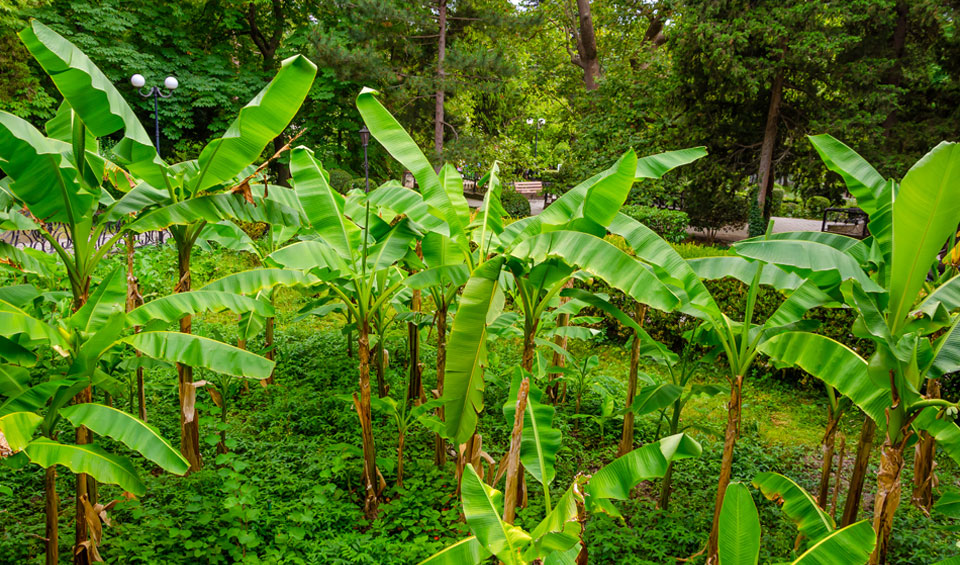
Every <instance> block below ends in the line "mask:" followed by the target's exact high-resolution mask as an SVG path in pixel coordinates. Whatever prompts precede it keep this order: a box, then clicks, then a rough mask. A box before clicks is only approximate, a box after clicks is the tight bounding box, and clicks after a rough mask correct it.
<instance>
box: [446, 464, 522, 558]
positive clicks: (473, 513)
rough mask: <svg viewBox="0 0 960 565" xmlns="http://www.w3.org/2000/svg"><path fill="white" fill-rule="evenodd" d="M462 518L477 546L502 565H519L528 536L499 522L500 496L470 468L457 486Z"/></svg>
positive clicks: (518, 529)
mask: <svg viewBox="0 0 960 565" xmlns="http://www.w3.org/2000/svg"><path fill="white" fill-rule="evenodd" d="M461 492H462V493H463V515H464V517H465V518H466V519H467V525H468V526H470V531H472V532H473V534H474V535H475V536H476V537H477V540H478V541H479V542H480V544H481V545H482V546H483V547H484V548H486V549H487V551H489V552H490V553H492V554H494V555H496V556H497V557H498V558H499V559H500V561H501V562H503V563H505V564H506V565H522V564H523V560H522V559H521V558H520V554H521V551H522V549H523V547H524V546H525V545H526V544H527V543H529V542H530V535H529V534H527V533H526V532H524V531H523V530H521V529H520V528H518V527H516V526H514V525H512V524H508V523H506V522H504V521H503V520H501V519H500V511H501V509H502V507H503V495H502V494H501V493H500V491H498V490H496V489H494V488H493V487H491V486H489V485H487V484H486V483H484V482H483V481H482V480H481V479H480V477H479V476H478V475H477V472H476V470H474V468H473V465H470V464H469V463H468V464H467V466H466V467H465V468H464V471H463V479H462V483H461Z"/></svg>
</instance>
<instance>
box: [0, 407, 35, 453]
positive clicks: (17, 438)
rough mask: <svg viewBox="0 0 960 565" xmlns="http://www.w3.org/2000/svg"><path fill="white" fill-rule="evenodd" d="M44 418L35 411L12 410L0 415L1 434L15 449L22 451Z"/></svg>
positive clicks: (11, 447)
mask: <svg viewBox="0 0 960 565" xmlns="http://www.w3.org/2000/svg"><path fill="white" fill-rule="evenodd" d="M41 422H43V418H42V417H41V416H39V415H37V414H34V413H33V412H12V413H10V414H4V415H3V416H0V434H3V436H4V438H5V439H6V440H7V445H9V446H10V449H12V450H13V451H20V450H22V449H23V448H24V447H26V446H27V444H29V443H30V440H32V439H33V432H34V431H36V429H37V427H38V426H39V425H40V423H41Z"/></svg>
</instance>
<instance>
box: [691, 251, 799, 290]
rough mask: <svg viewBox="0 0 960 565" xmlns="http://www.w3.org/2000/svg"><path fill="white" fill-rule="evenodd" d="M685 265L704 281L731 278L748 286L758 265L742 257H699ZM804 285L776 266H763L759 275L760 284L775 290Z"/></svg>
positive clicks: (795, 276) (791, 288) (792, 288)
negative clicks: (688, 265)
mask: <svg viewBox="0 0 960 565" xmlns="http://www.w3.org/2000/svg"><path fill="white" fill-rule="evenodd" d="M687 263H689V264H690V267H691V268H693V271H694V272H695V273H697V276H698V277H700V278H701V279H704V280H716V279H722V278H725V277H733V278H735V279H737V280H738V281H740V282H742V283H744V284H746V285H749V284H751V283H752V282H753V279H754V277H755V276H756V274H757V269H758V268H760V264H759V263H757V262H755V261H747V260H746V259H744V258H743V257H699V258H696V259H689V260H688V261H687ZM803 283H804V279H802V278H801V277H798V276H797V275H794V274H793V273H788V272H787V271H784V270H783V269H780V268H779V267H777V266H776V265H764V266H763V271H762V272H761V273H760V284H762V285H766V286H771V287H773V288H775V289H777V290H794V289H795V288H797V287H799V286H800V285H802V284H803Z"/></svg>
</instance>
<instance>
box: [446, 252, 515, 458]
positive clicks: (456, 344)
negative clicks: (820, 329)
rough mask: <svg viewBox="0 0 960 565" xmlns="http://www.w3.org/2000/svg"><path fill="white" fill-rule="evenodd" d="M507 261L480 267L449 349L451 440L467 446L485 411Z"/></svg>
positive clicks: (470, 282) (466, 292)
mask: <svg viewBox="0 0 960 565" xmlns="http://www.w3.org/2000/svg"><path fill="white" fill-rule="evenodd" d="M502 266H503V257H496V258H494V259H491V260H490V261H487V262H486V263H482V264H481V265H480V266H479V267H477V268H476V269H475V270H474V272H473V274H471V276H470V280H468V281H467V284H466V286H465V287H464V289H463V295H462V296H461V297H460V306H459V308H458V310H457V316H456V318H454V321H453V329H452V331H451V332H450V343H449V345H448V346H447V368H446V370H447V372H446V377H445V381H444V390H443V399H444V416H445V418H446V423H447V437H448V438H450V439H451V440H453V441H454V442H455V443H458V444H460V443H465V442H466V441H467V440H468V439H470V436H471V435H473V432H474V430H476V429H477V415H478V413H479V412H480V411H481V410H483V366H484V365H485V364H486V352H487V347H486V341H487V325H488V323H489V322H491V321H492V319H493V318H496V316H497V315H498V314H499V312H495V311H492V309H491V305H492V304H494V295H495V294H496V292H497V289H498V287H499V278H500V269H501V267H502Z"/></svg>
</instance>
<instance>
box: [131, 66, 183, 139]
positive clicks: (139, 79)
mask: <svg viewBox="0 0 960 565" xmlns="http://www.w3.org/2000/svg"><path fill="white" fill-rule="evenodd" d="M146 83H147V80H146V79H145V78H143V75H141V74H140V73H137V74H135V75H133V76H132V77H130V84H132V85H133V86H134V88H137V89H138V90H137V92H139V93H140V96H143V97H144V98H150V97H151V96H153V128H154V129H153V131H154V136H153V141H154V144H155V145H156V146H157V155H159V154H160V114H159V113H158V103H159V100H160V99H161V98H170V97H171V96H173V91H174V90H176V89H177V87H178V86H180V81H178V80H177V77H172V76H169V77H167V78H165V79H163V86H164V87H165V88H166V89H167V90H168V92H166V93H164V91H162V90H160V88H159V87H157V86H151V87H150V90H147V91H146V92H144V89H143V85H145V84H146Z"/></svg>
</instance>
